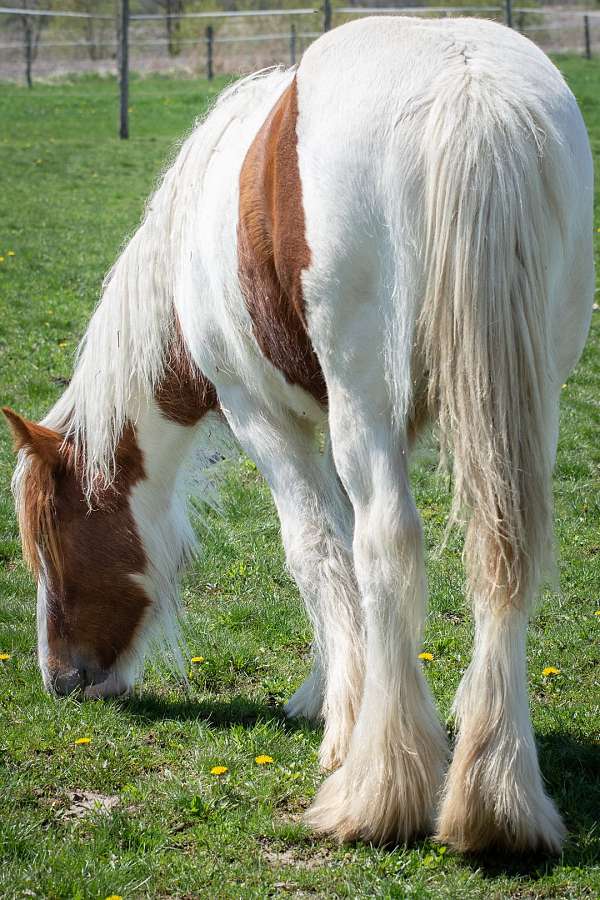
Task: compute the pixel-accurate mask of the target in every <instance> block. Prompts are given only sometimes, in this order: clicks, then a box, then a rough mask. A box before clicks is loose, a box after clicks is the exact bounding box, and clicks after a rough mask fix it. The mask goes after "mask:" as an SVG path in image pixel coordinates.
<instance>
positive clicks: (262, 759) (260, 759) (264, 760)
mask: <svg viewBox="0 0 600 900" xmlns="http://www.w3.org/2000/svg"><path fill="white" fill-rule="evenodd" d="M254 762H255V763H256V764H257V765H258V766H267V765H268V764H269V763H272V762H273V757H272V756H266V755H265V754H264V753H263V754H261V756H257V757H256V759H255V760H254Z"/></svg>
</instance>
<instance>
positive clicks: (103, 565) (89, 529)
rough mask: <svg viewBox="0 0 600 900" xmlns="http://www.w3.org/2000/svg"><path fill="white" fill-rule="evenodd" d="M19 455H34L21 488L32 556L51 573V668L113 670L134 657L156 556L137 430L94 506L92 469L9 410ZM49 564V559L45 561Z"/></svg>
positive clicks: (127, 435) (48, 432) (129, 433)
mask: <svg viewBox="0 0 600 900" xmlns="http://www.w3.org/2000/svg"><path fill="white" fill-rule="evenodd" d="M4 412H5V415H6V416H7V418H8V420H9V423H10V425H11V429H12V431H13V435H14V437H15V446H16V449H17V450H23V451H24V452H25V453H26V454H27V465H26V467H25V469H24V471H23V475H22V478H21V482H20V484H19V486H18V509H17V512H18V516H19V527H20V531H21V539H22V543H23V550H24V555H25V557H26V559H27V561H28V562H29V564H30V566H31V568H32V571H33V573H34V575H36V577H39V576H40V574H41V568H42V563H43V570H44V572H43V574H44V581H45V587H46V601H47V632H48V645H49V660H48V662H49V669H50V671H51V672H54V673H56V672H60V671H61V670H63V669H68V668H73V667H76V668H77V667H79V666H80V665H82V664H83V663H82V662H81V661H82V660H83V661H84V663H85V665H86V667H87V668H97V669H99V670H106V669H109V668H110V667H111V666H112V664H113V663H114V662H115V660H116V659H117V657H118V656H119V655H120V654H121V653H123V652H124V651H125V650H127V649H128V648H129V647H130V646H131V644H132V641H133V639H134V636H135V634H136V631H137V629H138V626H139V625H140V622H141V619H142V616H143V613H144V611H145V610H146V608H147V607H148V606H149V604H150V599H149V597H148V596H147V594H146V593H145V591H144V589H143V588H142V587H141V585H140V584H139V583H138V582H137V581H136V580H135V579H134V578H132V577H131V576H132V575H142V574H143V573H144V571H145V569H146V554H145V552H144V548H143V546H142V542H141V539H140V536H139V534H138V531H137V527H136V524H135V521H134V518H133V514H132V512H131V506H130V497H131V491H132V489H133V487H134V485H135V484H137V483H138V482H139V481H141V480H142V479H143V478H145V477H146V476H145V472H144V464H143V458H142V453H141V450H140V448H139V446H138V444H137V440H136V434H135V429H134V427H133V426H132V425H130V424H128V425H126V427H125V428H124V430H123V434H122V436H121V439H120V441H119V444H118V447H117V451H116V475H115V478H114V481H113V483H112V484H111V485H110V486H108V487H104V488H98V489H97V491H96V492H95V494H94V498H93V503H92V507H91V508H90V506H89V505H88V502H87V500H86V497H85V495H84V492H83V489H82V467H81V465H80V464H78V463H77V462H76V460H75V454H74V451H73V447H72V445H71V444H70V442H68V441H67V442H65V441H64V438H63V436H62V435H61V434H59V433H58V432H56V431H53V430H52V429H49V428H45V427H44V426H41V425H36V424H35V423H33V422H29V421H27V420H25V419H23V418H21V417H20V416H18V415H17V414H16V413H14V412H13V411H12V410H4ZM40 557H41V559H40Z"/></svg>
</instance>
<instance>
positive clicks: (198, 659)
mask: <svg viewBox="0 0 600 900" xmlns="http://www.w3.org/2000/svg"><path fill="white" fill-rule="evenodd" d="M191 662H193V663H203V662H204V657H203V656H192V659H191Z"/></svg>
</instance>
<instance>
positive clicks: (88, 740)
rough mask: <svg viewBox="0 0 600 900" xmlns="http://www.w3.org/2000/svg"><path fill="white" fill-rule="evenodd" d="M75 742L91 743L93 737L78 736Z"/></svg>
mask: <svg viewBox="0 0 600 900" xmlns="http://www.w3.org/2000/svg"><path fill="white" fill-rule="evenodd" d="M75 743H76V744H91V743H92V739H91V737H82V738H76V740H75Z"/></svg>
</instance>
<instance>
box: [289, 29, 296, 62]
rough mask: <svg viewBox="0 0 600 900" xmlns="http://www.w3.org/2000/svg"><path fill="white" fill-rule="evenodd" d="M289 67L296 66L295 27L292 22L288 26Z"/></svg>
mask: <svg viewBox="0 0 600 900" xmlns="http://www.w3.org/2000/svg"><path fill="white" fill-rule="evenodd" d="M290 65H291V66H295V65H296V26H295V24H294V23H293V22H292V24H291V25H290Z"/></svg>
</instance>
